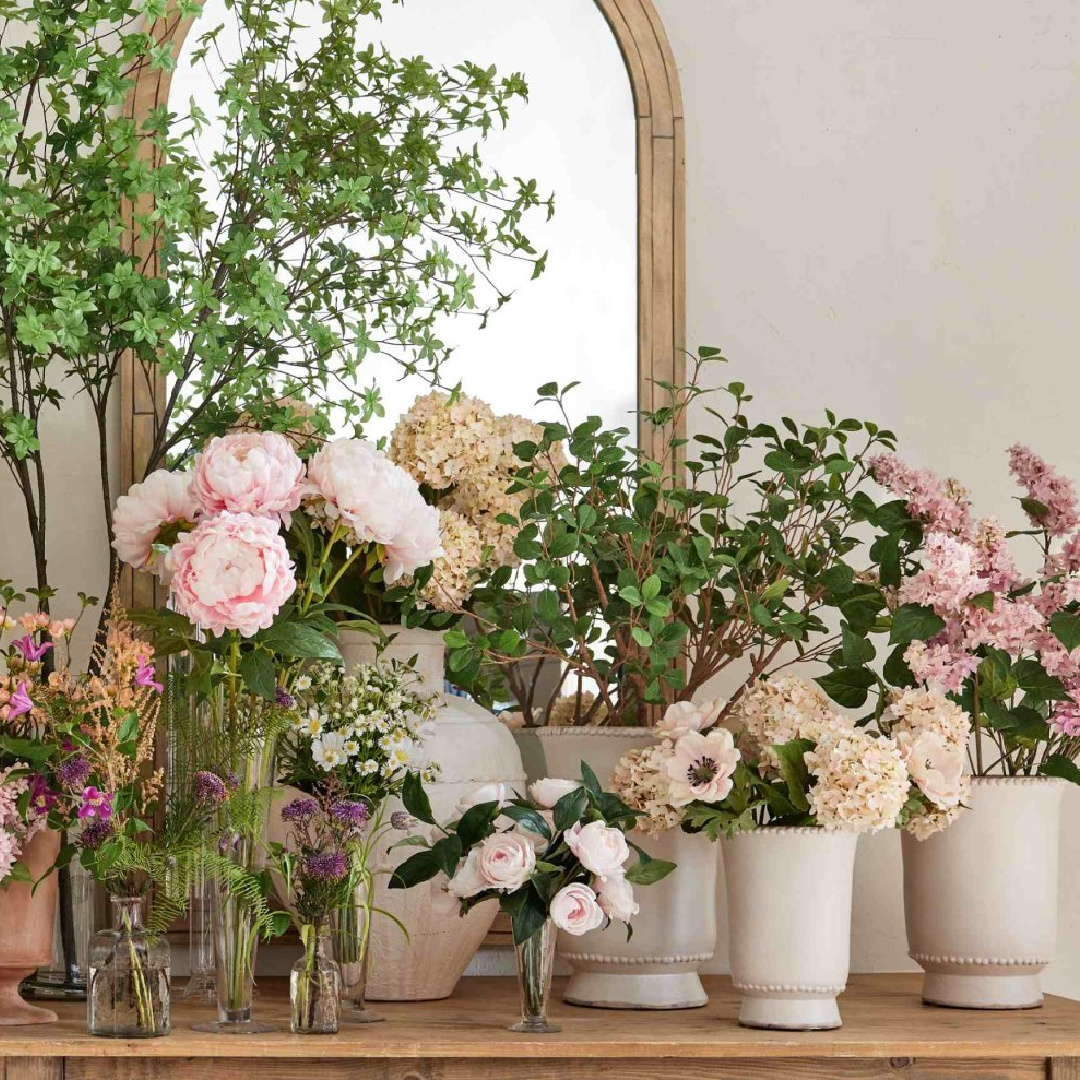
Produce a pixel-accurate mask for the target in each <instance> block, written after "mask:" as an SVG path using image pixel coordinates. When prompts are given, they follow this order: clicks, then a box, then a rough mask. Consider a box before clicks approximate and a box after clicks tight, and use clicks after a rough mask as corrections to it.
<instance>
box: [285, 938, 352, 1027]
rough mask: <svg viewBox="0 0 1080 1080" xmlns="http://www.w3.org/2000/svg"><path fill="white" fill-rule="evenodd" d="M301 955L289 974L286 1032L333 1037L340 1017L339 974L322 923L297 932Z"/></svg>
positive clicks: (339, 971)
mask: <svg viewBox="0 0 1080 1080" xmlns="http://www.w3.org/2000/svg"><path fill="white" fill-rule="evenodd" d="M300 940H301V942H302V943H303V946H304V954H303V956H301V957H300V959H299V960H297V961H296V963H295V964H293V967H292V971H291V972H290V974H289V1030H290V1031H291V1032H292V1033H293V1034H294V1035H336V1034H337V1029H338V1020H339V1017H340V1015H341V970H340V968H339V967H338V965H337V961H335V960H334V955H333V949H332V948H331V945H330V930H329V927H328V925H327V924H326V923H325V922H320V923H315V924H314V925H308V926H302V927H301V928H300Z"/></svg>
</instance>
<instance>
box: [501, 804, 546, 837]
mask: <svg viewBox="0 0 1080 1080" xmlns="http://www.w3.org/2000/svg"><path fill="white" fill-rule="evenodd" d="M502 812H503V816H504V817H508V818H510V820H511V821H516V822H517V823H518V824H519V825H520V826H522V828H525V829H528V830H529V832H531V833H536V835H537V836H542V837H543V838H544V839H545V840H548V841H550V840H551V829H550V828H548V823H547V822H546V821H545V820H544V819H543V818H542V817H541V816H540V815H539V814H538V813H537V812H536V811H535V810H533V809H532V807H529V806H505V807H503V811H502Z"/></svg>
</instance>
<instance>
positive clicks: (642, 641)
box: [630, 626, 653, 649]
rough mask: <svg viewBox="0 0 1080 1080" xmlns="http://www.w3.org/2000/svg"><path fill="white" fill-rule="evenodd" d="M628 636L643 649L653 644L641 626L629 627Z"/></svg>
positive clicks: (647, 632) (648, 634) (651, 638)
mask: <svg viewBox="0 0 1080 1080" xmlns="http://www.w3.org/2000/svg"><path fill="white" fill-rule="evenodd" d="M630 636H631V637H632V638H633V639H634V640H635V641H636V642H637V643H638V644H639V645H640V646H641V647H642V648H644V649H648V648H649V647H650V646H651V645H652V643H653V636H652V634H650V633H649V631H648V630H646V629H645V628H644V627H643V626H632V627H630Z"/></svg>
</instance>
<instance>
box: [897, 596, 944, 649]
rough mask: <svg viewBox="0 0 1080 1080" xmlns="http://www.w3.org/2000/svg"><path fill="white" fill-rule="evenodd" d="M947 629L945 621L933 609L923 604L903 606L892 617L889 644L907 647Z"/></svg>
mask: <svg viewBox="0 0 1080 1080" xmlns="http://www.w3.org/2000/svg"><path fill="white" fill-rule="evenodd" d="M944 629H945V620H944V619H943V618H942V617H941V616H940V615H938V614H937V613H936V612H935V611H934V610H933V608H929V607H926V606H924V605H923V604H902V605H901V606H900V607H898V608H897V609H896V611H895V613H894V614H893V617H892V625H891V627H890V629H889V642H890V644H892V645H907V644H908V643H909V642H912V641H926V640H927V639H929V638H932V637H935V636H936V635H937V634H940V633H941V631H942V630H944Z"/></svg>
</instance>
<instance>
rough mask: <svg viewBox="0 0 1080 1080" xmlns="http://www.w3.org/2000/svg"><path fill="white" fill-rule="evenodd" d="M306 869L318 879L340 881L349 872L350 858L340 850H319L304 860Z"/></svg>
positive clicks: (311, 875)
mask: <svg viewBox="0 0 1080 1080" xmlns="http://www.w3.org/2000/svg"><path fill="white" fill-rule="evenodd" d="M304 870H305V871H306V873H307V876H308V877H310V878H314V879H315V880H316V881H340V880H341V879H342V878H343V877H344V876H345V875H346V874H347V873H348V872H349V860H348V859H346V858H345V856H344V855H343V854H342V853H341V852H340V851H318V852H316V853H315V854H314V855H309V856H308V857H307V858H306V859H305V860H304Z"/></svg>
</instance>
